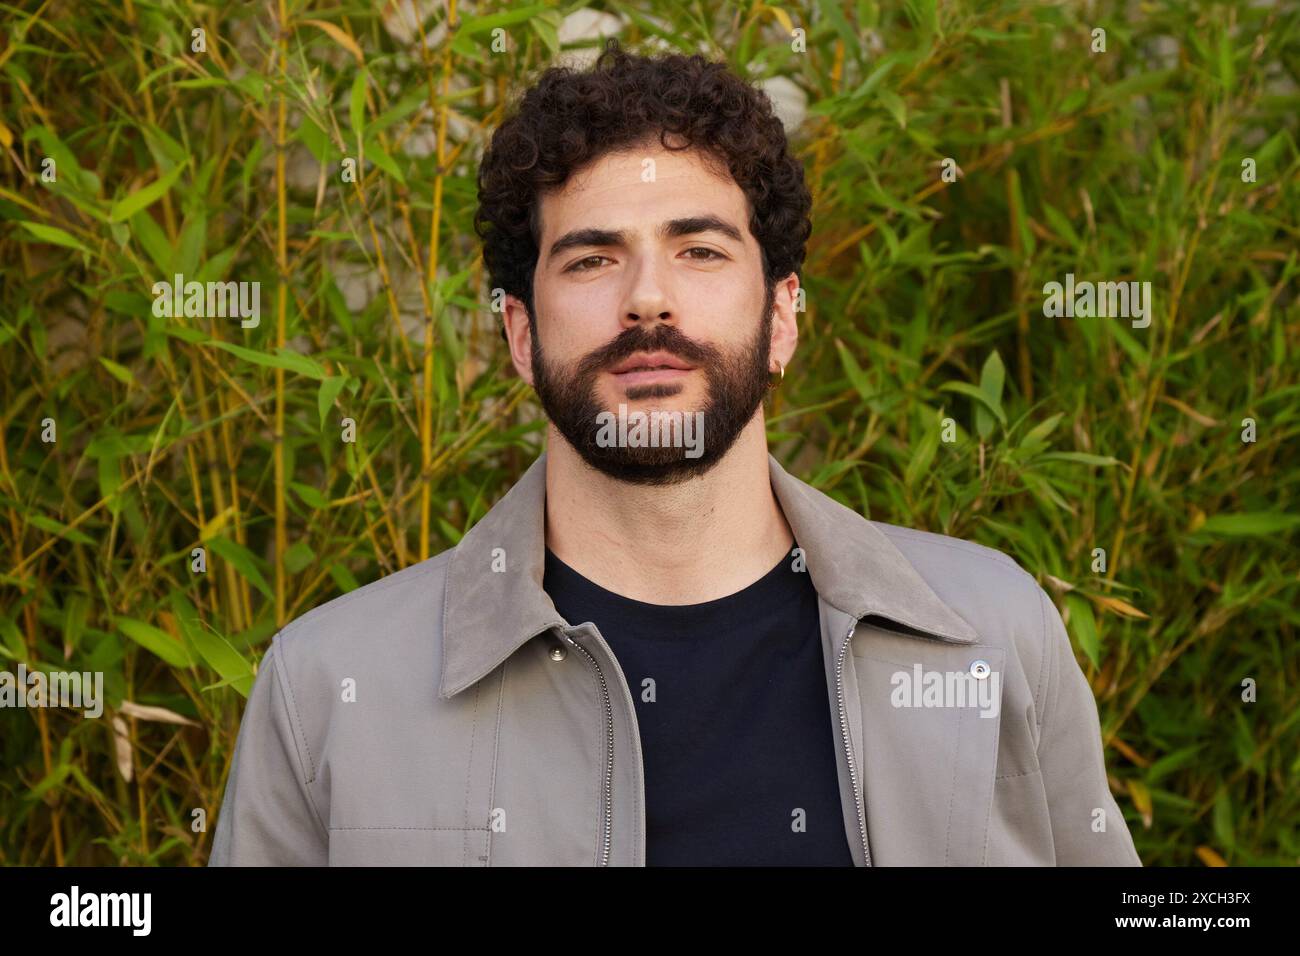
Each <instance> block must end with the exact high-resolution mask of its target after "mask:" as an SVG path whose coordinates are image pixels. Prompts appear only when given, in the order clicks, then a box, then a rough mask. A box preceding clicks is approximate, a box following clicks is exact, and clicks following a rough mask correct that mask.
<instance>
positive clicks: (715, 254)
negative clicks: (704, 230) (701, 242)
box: [686, 246, 724, 262]
mask: <svg viewBox="0 0 1300 956" xmlns="http://www.w3.org/2000/svg"><path fill="white" fill-rule="evenodd" d="M686 251H687V252H707V253H708V254H709V255H708V257H707V258H703V259H701V258H700V257H699V256H691V258H692V259H694V260H695V261H696V262H708V261H709V260H710V259H722V258H724V257H723V256H722V254H721V253H719V252H716V251H714V250H713V249H709V248H707V247H705V246H693V247H692V248H690V249H687V250H686Z"/></svg>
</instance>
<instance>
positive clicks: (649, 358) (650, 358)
mask: <svg viewBox="0 0 1300 956" xmlns="http://www.w3.org/2000/svg"><path fill="white" fill-rule="evenodd" d="M694 367H695V366H693V365H690V364H688V363H686V362H683V361H682V360H681V359H679V358H677V357H676V356H674V355H670V354H669V353H668V352H650V353H645V352H639V353H637V354H636V355H633V356H630V357H628V358H626V359H624V360H623V361H621V362H619V363H618V364H617V365H615V366H614V367H613V368H612V369H610V372H611V373H613V374H614V375H624V374H626V373H628V372H638V371H651V370H654V369H676V370H677V371H682V372H689V371H690V370H691V369H693V368H694Z"/></svg>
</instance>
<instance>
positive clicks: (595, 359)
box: [577, 325, 719, 376]
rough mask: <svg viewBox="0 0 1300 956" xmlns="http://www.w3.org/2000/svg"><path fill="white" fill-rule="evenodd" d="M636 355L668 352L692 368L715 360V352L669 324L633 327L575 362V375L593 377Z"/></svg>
mask: <svg viewBox="0 0 1300 956" xmlns="http://www.w3.org/2000/svg"><path fill="white" fill-rule="evenodd" d="M637 352H667V353H668V354H669V355H672V356H675V357H676V358H679V359H681V360H682V361H684V362H689V363H690V364H691V365H695V366H699V367H703V366H705V365H709V364H711V363H714V362H716V361H717V360H718V358H719V354H718V350H717V349H716V348H714V347H713V346H711V345H704V344H701V343H699V342H695V341H693V340H691V339H689V338H687V337H686V336H685V335H683V334H682V333H681V332H680V331H678V330H677V329H676V328H674V327H673V326H671V325H657V326H655V327H654V328H653V329H651V330H649V331H647V330H646V329H645V328H644V327H642V326H639V325H635V326H632V327H631V328H628V329H624V330H623V331H622V332H620V333H619V334H618V335H617V336H616V337H615V338H613V339H611V340H610V341H609V342H608V343H607V344H606V345H603V346H601V347H600V348H598V349H596V350H595V351H594V352H591V353H590V354H588V355H587V356H586V357H585V358H584V359H583V360H582V361H581V362H580V363H578V369H577V374H578V375H580V376H585V375H595V374H596V373H597V372H600V371H602V370H603V369H606V368H609V367H610V366H612V365H616V364H618V363H619V362H621V361H623V359H625V358H628V357H629V356H632V355H635V354H636V353H637Z"/></svg>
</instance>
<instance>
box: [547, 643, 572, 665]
mask: <svg viewBox="0 0 1300 956" xmlns="http://www.w3.org/2000/svg"><path fill="white" fill-rule="evenodd" d="M567 653H568V651H566V650H565V649H564V648H563V647H561V646H560V645H558V644H557V645H556V646H555V647H552V648H551V660H553V661H562V660H564V656H565V655H566V654H567Z"/></svg>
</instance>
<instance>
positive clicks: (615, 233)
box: [546, 215, 744, 262]
mask: <svg viewBox="0 0 1300 956" xmlns="http://www.w3.org/2000/svg"><path fill="white" fill-rule="evenodd" d="M701 232H719V233H722V235H724V236H726V237H727V238H728V239H731V240H733V241H735V242H743V241H744V240H743V239H742V238H741V235H740V230H739V229H737V228H736V227H735V226H733V225H732V224H731V223H729V222H727V221H726V220H725V219H720V218H718V217H717V216H714V215H703V216H687V217H685V218H683V219H669V220H668V221H666V222H662V223H660V224H659V228H658V229H657V230H656V234H657V235H658V236H659V238H660V239H677V238H679V237H681V236H693V235H696V234H697V233H701ZM627 240H628V233H627V232H625V231H624V230H622V229H574V230H571V231H569V232H566V233H565V234H564V235H562V236H561V237H560V238H559V239H556V240H555V242H553V243H551V248H550V251H549V252H547V254H546V260H547V261H548V262H550V261H551V260H552V259H554V258H555V257H556V256H558V255H559V254H560V253H561V252H564V251H565V250H566V249H574V248H578V247H585V246H626V245H627V244H628V241H627Z"/></svg>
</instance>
